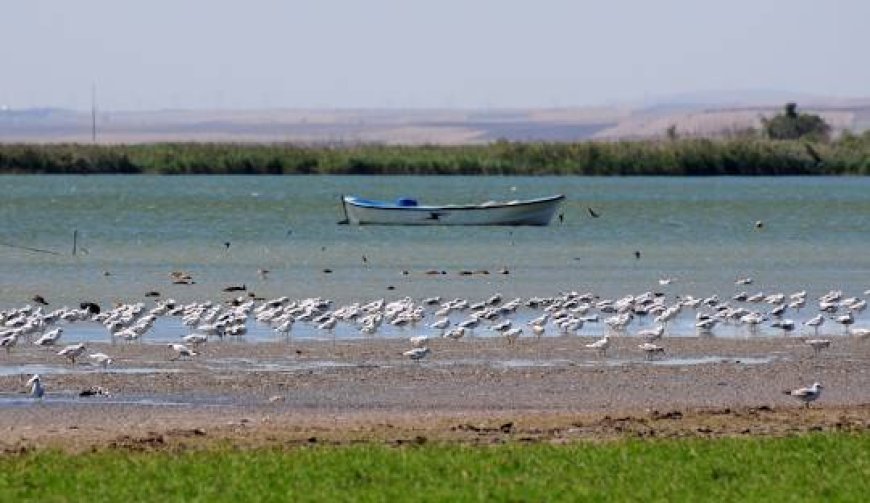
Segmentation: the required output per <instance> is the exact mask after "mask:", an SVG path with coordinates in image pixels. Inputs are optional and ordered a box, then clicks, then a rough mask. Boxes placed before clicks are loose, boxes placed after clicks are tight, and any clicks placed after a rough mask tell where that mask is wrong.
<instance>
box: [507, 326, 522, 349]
mask: <svg viewBox="0 0 870 503" xmlns="http://www.w3.org/2000/svg"><path fill="white" fill-rule="evenodd" d="M522 334H523V329H522V328H520V327H517V328H511V329H510V330H505V331H504V332H503V333H502V335H504V338H505V339H507V342H508V344H511V345H512V344H513V343H515V342H517V339H519V338H520V336H521V335H522Z"/></svg>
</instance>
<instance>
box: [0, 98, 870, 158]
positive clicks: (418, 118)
mask: <svg viewBox="0 0 870 503" xmlns="http://www.w3.org/2000/svg"><path fill="white" fill-rule="evenodd" d="M789 96H790V97H791V98H793V99H792V101H797V102H798V103H799V105H800V106H801V109H802V110H805V111H808V112H812V113H819V114H821V115H822V116H823V117H824V118H825V120H827V121H828V122H829V123H830V124H831V125H832V126H833V128H834V132H835V134H836V133H837V132H838V131H841V130H843V129H851V130H853V131H855V132H858V131H863V130H866V129H868V128H870V98H866V99H833V98H824V97H811V96H797V95H794V94H792V95H789V94H788V93H783V92H775V91H770V92H768V91H757V92H738V93H727V92H721V93H692V94H685V95H675V96H668V97H662V98H656V99H649V100H645V101H644V102H643V103H636V104H631V105H624V106H622V105H621V106H605V107H584V108H540V109H492V110H483V109H480V110H455V109H411V110H393V109H337V110H329V109H275V110H159V111H149V112H125V111H116V112H113V111H100V112H99V113H98V114H97V130H98V134H97V137H98V142H100V143H152V142H164V141H178V142H194V141H196V142H293V143H304V144H333V143H384V144H426V143H432V144H445V145H460V144H481V143H491V142H493V141H496V140H500V139H504V140H510V141H550V142H570V141H579V140H585V139H610V140H618V139H641V138H655V137H661V136H664V135H665V133H666V131H667V130H668V128H669V127H671V126H674V127H676V131H677V133H678V134H679V135H682V136H702V137H717V136H728V135H733V134H739V132H740V131H743V130H745V129H747V128H758V127H759V125H760V118H761V117H762V116H771V115H773V114H775V113H777V112H778V111H779V110H780V109H781V107H782V105H783V104H784V103H785V101H789V99H788V98H789ZM783 98H786V99H783ZM90 141H91V113H90V111H88V112H81V111H72V110H62V109H51V108H42V109H26V110H15V109H7V108H4V109H0V142H4V143H13V142H39V143H60V142H79V143H88V142H90Z"/></svg>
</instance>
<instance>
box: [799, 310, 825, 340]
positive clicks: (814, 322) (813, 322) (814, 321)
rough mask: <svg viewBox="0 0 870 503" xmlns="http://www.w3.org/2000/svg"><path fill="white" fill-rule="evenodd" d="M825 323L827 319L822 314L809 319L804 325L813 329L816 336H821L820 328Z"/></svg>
mask: <svg viewBox="0 0 870 503" xmlns="http://www.w3.org/2000/svg"><path fill="white" fill-rule="evenodd" d="M824 323H825V317H824V316H822V315H821V314H817V315H815V316H813V317H812V318H810V319H808V320H807V321H805V322H804V325H806V326H808V327H813V333H814V334H815V335H819V327H820V326H822V324H824Z"/></svg>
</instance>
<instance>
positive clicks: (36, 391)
mask: <svg viewBox="0 0 870 503" xmlns="http://www.w3.org/2000/svg"><path fill="white" fill-rule="evenodd" d="M26 386H29V387H30V396H32V397H33V398H42V396H43V395H45V386H43V385H42V379H41V378H40V377H39V374H33V376H32V377H31V378H30V380H28V381H27V384H26Z"/></svg>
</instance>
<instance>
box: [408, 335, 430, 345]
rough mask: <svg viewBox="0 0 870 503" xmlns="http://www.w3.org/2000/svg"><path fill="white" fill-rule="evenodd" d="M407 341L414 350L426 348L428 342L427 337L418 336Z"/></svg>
mask: <svg viewBox="0 0 870 503" xmlns="http://www.w3.org/2000/svg"><path fill="white" fill-rule="evenodd" d="M408 341H409V342H410V343H411V345H412V346H414V347H415V348H424V347H426V343H427V342H429V336H427V335H418V336H416V337H411V338H410V339H409V340H408Z"/></svg>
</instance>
